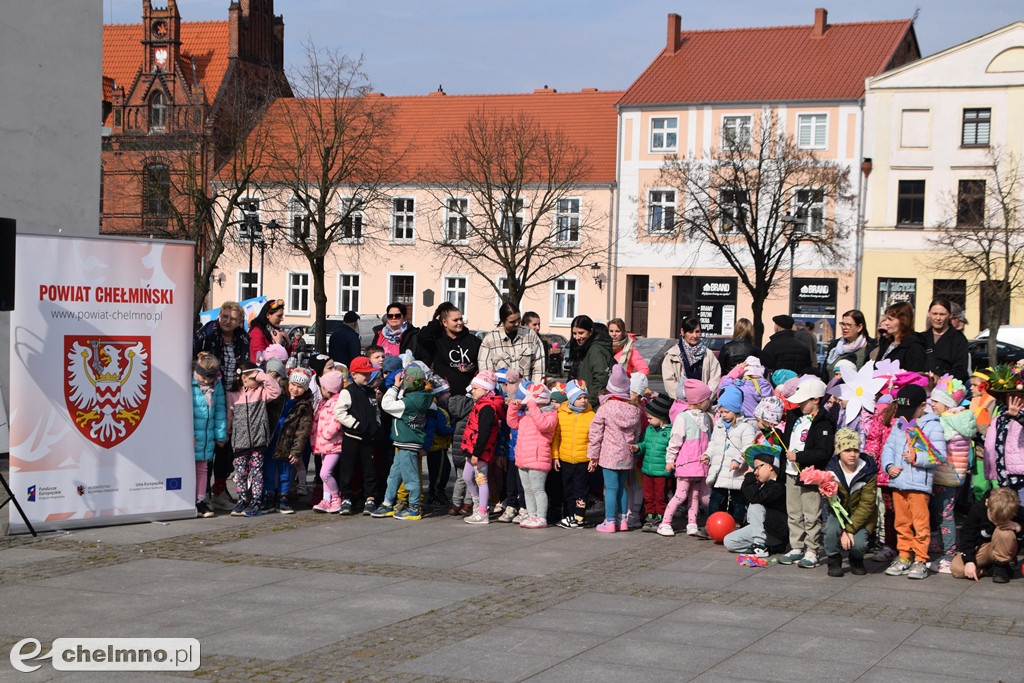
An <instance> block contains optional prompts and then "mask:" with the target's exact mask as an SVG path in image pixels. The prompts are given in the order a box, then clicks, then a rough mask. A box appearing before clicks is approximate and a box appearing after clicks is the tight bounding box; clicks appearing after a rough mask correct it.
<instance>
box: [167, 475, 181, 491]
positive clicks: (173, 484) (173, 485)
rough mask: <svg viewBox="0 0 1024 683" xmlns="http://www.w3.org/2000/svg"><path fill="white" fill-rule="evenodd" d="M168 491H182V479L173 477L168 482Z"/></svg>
mask: <svg viewBox="0 0 1024 683" xmlns="http://www.w3.org/2000/svg"><path fill="white" fill-rule="evenodd" d="M167 490H168V491H180V490H181V477H171V478H170V479H168V480H167Z"/></svg>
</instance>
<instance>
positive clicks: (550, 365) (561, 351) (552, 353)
mask: <svg viewBox="0 0 1024 683" xmlns="http://www.w3.org/2000/svg"><path fill="white" fill-rule="evenodd" d="M540 338H541V339H543V340H544V341H545V342H547V344H548V359H547V360H548V362H547V373H548V376H549V377H560V376H561V375H562V371H563V369H564V368H565V363H566V361H567V360H568V359H569V340H568V339H566V338H565V337H564V336H562V335H560V334H554V333H551V332H546V333H544V334H541V335H540Z"/></svg>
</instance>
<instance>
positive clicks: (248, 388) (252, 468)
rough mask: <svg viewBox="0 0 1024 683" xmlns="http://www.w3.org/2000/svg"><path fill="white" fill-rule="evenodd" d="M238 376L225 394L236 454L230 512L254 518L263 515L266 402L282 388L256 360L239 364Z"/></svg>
mask: <svg viewBox="0 0 1024 683" xmlns="http://www.w3.org/2000/svg"><path fill="white" fill-rule="evenodd" d="M237 373H238V379H237V380H236V382H235V384H234V385H233V386H232V388H231V391H229V392H228V396H227V410H228V432H229V433H230V434H231V449H232V450H233V451H234V453H235V459H234V463H233V464H234V466H235V488H236V490H237V492H238V500H237V501H236V502H235V507H234V509H232V510H231V514H232V515H233V516H235V517H257V516H259V515H261V514H262V509H261V507H262V506H261V502H262V500H263V455H264V449H265V448H266V447H267V444H268V443H269V441H270V423H269V421H268V419H267V401H272V400H274V399H275V398H277V397H278V396H280V395H281V387H280V385H279V384H278V383H277V381H276V380H274V379H273V378H272V377H270V376H269V375H267V374H266V373H264V372H262V371H260V369H259V368H258V367H256V364H255V363H251V362H249V361H242V362H241V363H239V364H238V369H237Z"/></svg>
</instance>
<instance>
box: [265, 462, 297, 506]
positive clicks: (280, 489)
mask: <svg viewBox="0 0 1024 683" xmlns="http://www.w3.org/2000/svg"><path fill="white" fill-rule="evenodd" d="M266 475H267V476H266V477H265V478H264V480H263V483H264V487H265V488H266V487H268V486H269V489H270V493H277V494H279V495H280V497H282V498H284V497H286V496H287V495H288V492H289V491H290V490H291V483H292V464H291V463H290V462H288V461H287V460H277V459H275V458H270V459H268V460H267V462H266Z"/></svg>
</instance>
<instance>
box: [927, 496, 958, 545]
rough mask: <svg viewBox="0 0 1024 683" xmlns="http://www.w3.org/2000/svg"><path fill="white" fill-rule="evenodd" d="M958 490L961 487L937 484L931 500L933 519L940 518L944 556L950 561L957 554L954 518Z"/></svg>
mask: <svg viewBox="0 0 1024 683" xmlns="http://www.w3.org/2000/svg"><path fill="white" fill-rule="evenodd" d="M958 490H959V487H955V486H943V485H941V484H936V485H935V486H933V487H932V497H931V501H930V502H929V506H930V507H931V511H930V514H931V518H932V521H933V522H934V521H936V520H938V522H939V531H940V532H941V533H940V535H941V536H942V556H943V558H944V559H947V560H949V561H950V562H952V561H953V557H954V556H955V555H956V521H955V520H954V519H953V505H954V503H955V502H956V494H957V491H958Z"/></svg>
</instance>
